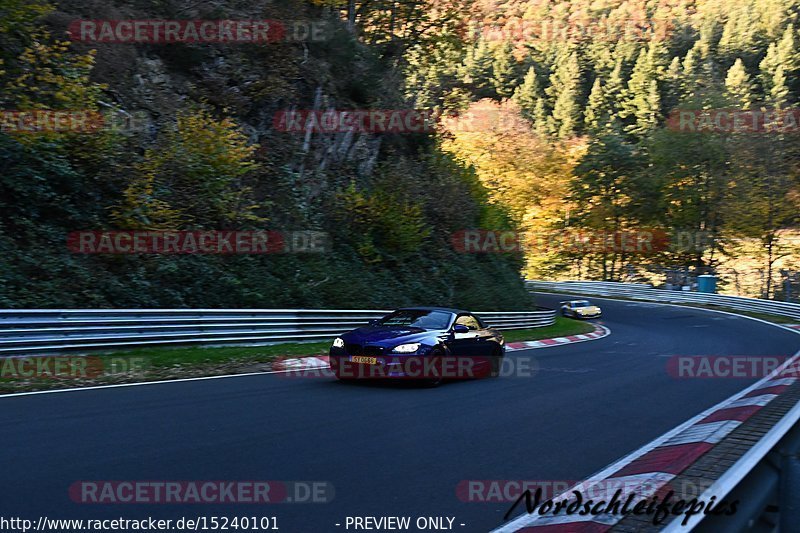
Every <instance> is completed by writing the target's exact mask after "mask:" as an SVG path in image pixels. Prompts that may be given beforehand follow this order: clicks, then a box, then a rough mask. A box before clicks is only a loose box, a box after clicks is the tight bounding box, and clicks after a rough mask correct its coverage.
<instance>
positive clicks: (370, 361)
mask: <svg viewBox="0 0 800 533" xmlns="http://www.w3.org/2000/svg"><path fill="white" fill-rule="evenodd" d="M350 360H351V361H352V362H354V363H363V364H365V365H377V364H378V359H377V358H375V357H364V356H362V355H351V356H350Z"/></svg>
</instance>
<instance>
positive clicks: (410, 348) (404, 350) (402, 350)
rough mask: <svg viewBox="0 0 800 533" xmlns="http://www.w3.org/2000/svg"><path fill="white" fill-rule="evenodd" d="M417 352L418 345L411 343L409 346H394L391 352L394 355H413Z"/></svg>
mask: <svg viewBox="0 0 800 533" xmlns="http://www.w3.org/2000/svg"><path fill="white" fill-rule="evenodd" d="M417 350H419V343H418V342H412V343H410V344H401V345H399V346H395V347H394V349H393V350H392V351H393V352H394V353H414V352H416V351H417Z"/></svg>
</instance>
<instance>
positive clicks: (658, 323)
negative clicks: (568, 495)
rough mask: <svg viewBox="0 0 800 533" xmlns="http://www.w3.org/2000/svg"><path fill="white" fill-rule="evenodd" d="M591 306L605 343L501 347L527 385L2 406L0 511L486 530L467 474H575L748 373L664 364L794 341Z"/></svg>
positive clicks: (695, 313) (501, 506)
mask: <svg viewBox="0 0 800 533" xmlns="http://www.w3.org/2000/svg"><path fill="white" fill-rule="evenodd" d="M569 298H574V296H559V295H553V294H544V293H542V294H539V295H538V303H539V304H540V305H545V306H548V307H556V306H557V303H558V301H560V300H566V299H569ZM597 301H598V303H599V304H600V305H601V306H602V308H603V312H604V316H603V318H602V320H600V321H599V322H600V323H601V324H604V325H606V326H607V327H609V328H610V329H611V335H610V336H608V337H606V338H603V339H600V340H596V341H592V342H584V343H577V344H571V345H563V346H556V347H552V348H544V349H537V350H522V351H516V352H513V353H509V354H508V355H507V358H508V359H509V360H510V361H512V362H513V361H517V362H519V361H522V360H524V361H526V362H530V364H531V365H532V366H533V367H534V368H535V369H536V370H535V372H534V373H533V375H530V376H523V377H516V376H504V377H501V378H499V379H484V380H476V381H455V382H449V383H445V384H444V385H442V386H440V387H438V388H433V389H428V388H419V387H414V386H409V385H392V384H388V383H378V384H360V383H356V384H343V383H339V382H336V381H335V380H334V379H331V378H320V377H316V378H287V377H285V375H281V374H265V375H257V376H245V377H234V378H229V379H214V380H206V381H189V382H180V383H165V384H154V385H143V386H136V387H120V388H108V389H96V390H86V391H76V392H67V393H57V394H40V395H28V396H16V397H8V398H0V406H2V410H0V424H2V428H3V430H2V434H3V438H2V459H0V481H1V482H2V485H1V487H0V502H2V503H0V516H4V517H10V516H16V517H23V518H29V519H32V520H36V519H37V518H38V517H39V516H40V515H44V516H47V517H49V518H84V519H86V518H97V519H103V518H118V517H124V518H142V517H147V516H153V517H156V518H163V519H167V518H171V519H173V520H174V519H177V518H180V517H181V516H186V517H191V518H196V517H197V516H205V517H211V516H227V517H234V516H256V517H260V516H275V517H277V519H278V526H279V527H280V530H281V531H283V532H304V533H305V532H329V531H347V530H348V529H346V528H345V518H346V517H347V516H351V517H352V516H362V517H363V516H376V517H377V516H410V517H412V524H413V521H414V520H415V519H416V518H417V517H420V516H446V517H454V518H455V521H454V525H453V529H454V530H456V531H465V532H481V531H488V530H490V529H492V528H494V527H497V526H499V525H501V524H502V522H503V521H502V517H503V515H504V514H505V512H506V511H507V510H508V508H509V506H510V503H509V502H500V503H498V502H493V503H480V502H463V501H461V500H459V498H458V497H457V496H456V487H457V486H458V484H459V483H460V482H462V481H464V480H539V481H543V480H566V481H575V480H580V479H584V478H586V477H588V476H590V475H591V474H593V473H595V472H596V471H598V470H600V469H601V468H603V467H604V466H606V465H608V464H609V463H611V462H613V461H615V460H616V459H619V458H620V457H622V456H623V455H625V454H627V453H628V452H631V451H633V450H634V449H636V448H638V447H640V446H642V445H644V444H646V443H647V442H649V441H650V440H652V439H654V438H656V437H658V436H659V435H661V434H663V433H664V432H666V431H668V430H670V429H671V428H673V427H675V426H676V425H678V424H680V423H682V422H684V421H685V420H687V419H689V418H691V417H692V416H694V415H696V414H697V413H699V412H701V411H702V410H704V409H707V408H709V407H711V406H712V405H714V404H716V403H717V402H719V401H721V400H723V399H725V398H727V397H728V396H730V395H731V394H733V393H735V392H737V391H739V390H741V389H742V388H744V387H746V386H747V385H749V384H750V383H753V382H754V381H756V378H748V379H731V378H728V379H676V378H674V377H671V376H670V375H668V373H667V371H666V367H667V360H668V357H669V356H671V355H748V356H790V355H792V354H794V353H795V352H796V351H797V350H798V349H799V348H800V337H799V336H797V335H796V334H793V333H791V332H789V331H784V330H781V329H779V328H777V327H773V326H770V325H767V324H764V323H762V322H758V321H754V320H749V319H746V318H740V317H736V316H732V315H727V314H721V313H716V312H711V311H706V310H701V309H694V308H682V307H675V306H664V305H658V304H650V303H644V302H627V301H611V300H599V299H598V300H597ZM79 480H118V481H121V480H151V481H154V480H184V481H188V480H284V481H295V480H297V481H300V480H302V481H324V482H327V483H330V484H332V486H333V487H334V489H335V497H334V499H333V501H332V502H330V503H317V504H294V503H282V504H273V505H255V504H235V505H233V504H227V505H208V504H183V505H174V504H170V505H164V504H161V505H155V504H102V505H101V504H79V503H75V502H73V501H72V500H70V498H69V495H68V488H69V486H70V485H71V484H72V483H74V482H75V481H79ZM337 523H338V524H341V525H340V526H336V525H335V524H337ZM445 523H447V522H445ZM460 524H464V525H463V526H461V525H460ZM414 530H416V528H412V531H414ZM349 531H353V528H352V526H351V527H350V528H349ZM373 531H375V530H373ZM379 531H380V530H379Z"/></svg>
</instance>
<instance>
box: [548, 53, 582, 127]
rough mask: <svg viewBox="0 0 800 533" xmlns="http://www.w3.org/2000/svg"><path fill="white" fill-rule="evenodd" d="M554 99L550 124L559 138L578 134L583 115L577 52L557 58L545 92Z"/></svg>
mask: <svg viewBox="0 0 800 533" xmlns="http://www.w3.org/2000/svg"><path fill="white" fill-rule="evenodd" d="M545 92H546V93H547V94H548V96H550V97H551V98H552V99H553V114H552V115H551V117H550V119H551V120H550V123H551V127H552V129H553V131H554V132H555V134H556V135H557V136H558V137H559V138H566V137H568V136H570V135H572V134H574V133H576V131H577V129H578V126H579V121H580V113H581V98H582V94H581V67H580V61H579V59H578V53H577V51H574V50H573V51H565V52H563V53H562V54H561V57H559V58H557V60H556V65H555V71H554V72H553V74H552V75H551V76H550V87H548V88H547V90H546V91H545Z"/></svg>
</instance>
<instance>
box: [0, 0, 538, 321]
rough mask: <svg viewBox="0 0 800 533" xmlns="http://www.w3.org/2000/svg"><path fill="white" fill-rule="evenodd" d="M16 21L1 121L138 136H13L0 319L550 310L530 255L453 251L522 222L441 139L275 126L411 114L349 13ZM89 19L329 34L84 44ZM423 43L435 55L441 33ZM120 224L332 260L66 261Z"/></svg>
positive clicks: (383, 59) (174, 13) (173, 2)
mask: <svg viewBox="0 0 800 533" xmlns="http://www.w3.org/2000/svg"><path fill="white" fill-rule="evenodd" d="M0 17H2V24H1V25H0V44H2V56H0V57H1V58H2V65H0V67H2V71H0V87H1V88H2V89H0V100H2V108H3V109H5V110H31V109H56V110H76V109H84V110H85V109H89V110H96V111H99V112H103V113H107V114H108V113H110V114H111V116H112V117H117V118H119V121H120V124H121V127H118V128H102V129H101V130H98V131H95V132H93V133H90V134H87V133H85V132H83V133H72V132H57V133H55V132H54V133H48V132H45V133H36V134H19V133H16V132H14V131H9V129H8V128H5V129H4V131H3V132H2V133H0V168H1V169H2V173H1V174H0V197H1V198H2V200H0V202H2V208H1V209H0V243H1V244H0V246H1V247H2V250H3V254H2V256H1V257H0V305H2V306H4V307H56V306H64V307H182V306H189V307H225V306H229V307H295V306H296V307H336V308H376V307H377V308H381V307H394V306H399V305H409V304H425V303H428V304H439V305H442V304H444V305H448V304H449V305H460V306H466V307H470V308H473V309H478V308H479V309H527V308H530V306H531V305H532V304H531V301H530V300H529V298H528V295H527V293H526V292H525V291H524V289H523V286H522V283H521V280H520V274H519V272H520V268H521V266H522V260H521V257H520V256H519V255H514V256H505V255H497V254H494V255H488V256H487V255H474V254H471V255H468V254H459V253H457V252H455V251H454V250H452V249H451V248H450V246H449V240H448V239H449V235H450V234H451V233H452V232H454V231H457V230H460V229H463V228H468V227H479V226H482V225H489V226H491V227H497V226H498V225H499V227H506V228H511V227H512V225H511V224H512V221H511V219H510V217H508V216H507V215H506V213H505V211H504V210H503V208H502V207H500V206H494V205H489V204H488V202H487V197H488V195H487V192H486V190H485V189H484V187H482V186H481V185H480V183H479V181H478V179H477V176H476V175H475V173H474V171H472V170H471V169H469V168H467V167H466V166H465V165H463V164H460V163H458V162H456V161H455V158H454V157H453V156H452V155H450V154H448V153H446V152H444V151H442V150H441V149H440V147H439V143H438V141H437V139H436V138H435V137H434V136H433V135H431V134H429V133H421V134H417V135H402V134H372V133H368V132H364V133H360V132H356V133H336V134H314V135H296V134H292V133H288V132H280V131H276V130H275V129H274V127H273V117H274V115H275V114H276V113H277V112H278V111H280V110H286V109H295V108H297V109H328V108H343V109H351V108H355V109H373V108H374V109H394V108H403V107H407V106H408V105H409V103H408V101H407V100H406V98H405V96H404V94H403V93H402V89H403V85H404V84H403V72H402V58H401V56H402V53H403V47H400V48H398V49H396V50H395V49H394V48H393V45H392V46H390V45H389V44H380V43H372V42H370V39H368V38H364V37H362V36H360V31H357V30H356V28H352V27H348V24H347V21H346V20H344V19H342V18H341V17H339V16H338V11H337V9H336V8H335V7H330V6H325V5H320V4H315V3H309V2H302V1H289V2H271V1H268V0H263V1H248V2H210V1H208V2H203V1H201V2H193V1H189V0H168V1H162V2H155V1H153V2H149V1H141V0H138V1H137V0H132V1H119V2H107V1H100V0H96V1H90V2H86V1H83V0H81V1H77V0H65V1H63V2H54V3H52V4H46V3H44V2H31V1H29V0H0ZM80 19H93V20H96V19H110V20H115V19H197V20H201V19H211V20H219V19H269V20H279V21H292V23H293V24H297V25H298V27H302V26H303V25H304V24H305V25H309V24H310V23H311V22H314V23H315V24H319V27H322V28H324V39H320V40H319V41H317V40H313V39H303V38H302V37H298V38H297V39H295V40H290V39H286V40H285V41H281V42H270V43H258V44H255V43H253V44H240V43H235V44H228V43H219V44H214V43H196V44H191V43H189V44H182V43H172V44H161V45H159V44H133V43H126V44H119V43H98V42H95V43H86V42H81V41H79V40H75V39H70V38H68V35H67V31H68V30H69V28H70V24H73V22H74V21H75V20H80ZM285 26H286V27H287V28H291V26H290V25H289V23H288V22H287V23H286V24H285ZM415 33H417V32H415ZM412 42H413V43H414V44H415V45H417V46H426V37H425V36H424V35H416V37H413V39H412V40H410V41H409V44H411V43H412ZM398 54H399V55H398ZM6 125H7V124H6ZM114 229H117V230H140V229H150V230H248V229H250V230H256V229H268V230H276V231H321V232H326V233H327V234H328V236H329V238H328V244H329V246H328V247H327V248H326V249H325V250H324V251H322V252H312V253H280V254H263V255H249V254H242V255H202V254H192V255H163V254H162V255H158V254H133V255H131V254H116V255H110V254H98V255H86V254H76V253H72V252H71V251H70V250H68V248H67V236H68V234H69V233H70V232H74V231H83V230H114Z"/></svg>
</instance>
